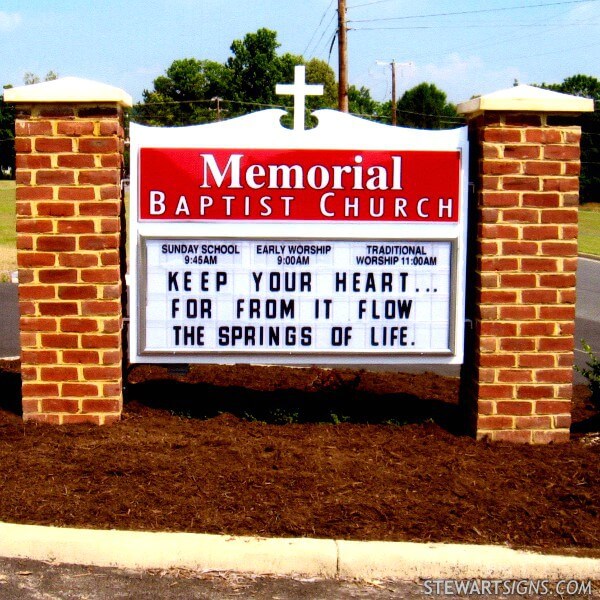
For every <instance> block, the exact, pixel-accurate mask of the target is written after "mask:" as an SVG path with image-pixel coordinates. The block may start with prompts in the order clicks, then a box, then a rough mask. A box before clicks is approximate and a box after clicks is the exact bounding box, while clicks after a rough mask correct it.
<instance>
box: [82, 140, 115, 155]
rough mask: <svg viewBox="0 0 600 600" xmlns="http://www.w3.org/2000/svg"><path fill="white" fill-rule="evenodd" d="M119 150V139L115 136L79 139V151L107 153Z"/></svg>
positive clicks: (84, 152)
mask: <svg viewBox="0 0 600 600" xmlns="http://www.w3.org/2000/svg"><path fill="white" fill-rule="evenodd" d="M118 151H119V140H118V139H117V138H115V137H99V138H96V137H92V138H81V139H80V140H79V152H81V153H83V154H107V153H112V152H118Z"/></svg>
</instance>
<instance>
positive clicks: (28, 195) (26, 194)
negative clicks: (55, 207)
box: [16, 186, 53, 214]
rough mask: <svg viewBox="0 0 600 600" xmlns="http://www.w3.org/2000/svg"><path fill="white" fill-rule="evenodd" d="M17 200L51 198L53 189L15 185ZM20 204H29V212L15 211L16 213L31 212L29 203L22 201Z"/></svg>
mask: <svg viewBox="0 0 600 600" xmlns="http://www.w3.org/2000/svg"><path fill="white" fill-rule="evenodd" d="M16 198H17V200H52V198H53V191H52V188H51V187H41V186H40V187H30V186H17V190H16ZM21 206H29V207H30V208H29V212H28V213H23V212H17V214H31V205H30V204H29V203H28V202H27V203H25V204H24V203H22V202H21Z"/></svg>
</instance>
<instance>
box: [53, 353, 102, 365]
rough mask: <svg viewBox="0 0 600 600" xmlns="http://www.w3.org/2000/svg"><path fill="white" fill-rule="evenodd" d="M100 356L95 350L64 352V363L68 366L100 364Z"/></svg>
mask: <svg viewBox="0 0 600 600" xmlns="http://www.w3.org/2000/svg"><path fill="white" fill-rule="evenodd" d="M99 357H100V355H99V354H98V352H94V351H93V350H64V351H63V353H62V359H63V362H64V363H66V364H92V365H95V364H98V361H99V359H100V358H99Z"/></svg>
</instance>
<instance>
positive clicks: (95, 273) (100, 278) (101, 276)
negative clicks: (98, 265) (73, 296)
mask: <svg viewBox="0 0 600 600" xmlns="http://www.w3.org/2000/svg"><path fill="white" fill-rule="evenodd" d="M81 280H82V281H84V282H86V283H115V282H119V281H120V280H121V272H120V270H119V269H115V268H103V269H84V270H82V271H81Z"/></svg>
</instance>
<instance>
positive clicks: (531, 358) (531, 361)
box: [519, 353, 555, 368]
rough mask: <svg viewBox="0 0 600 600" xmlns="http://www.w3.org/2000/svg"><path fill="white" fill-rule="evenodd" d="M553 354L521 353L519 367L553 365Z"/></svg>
mask: <svg viewBox="0 0 600 600" xmlns="http://www.w3.org/2000/svg"><path fill="white" fill-rule="evenodd" d="M554 356H555V355H554V354H541V353H537V354H521V355H520V356H519V367H534V368H535V367H553V366H554V362H555V361H554Z"/></svg>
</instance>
